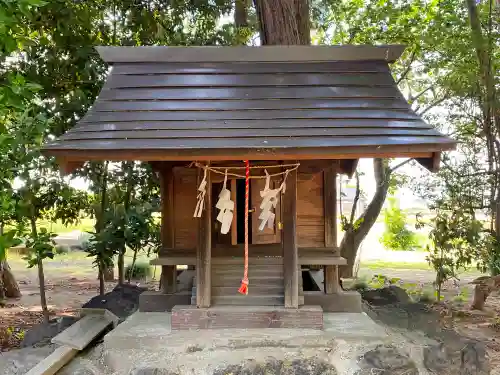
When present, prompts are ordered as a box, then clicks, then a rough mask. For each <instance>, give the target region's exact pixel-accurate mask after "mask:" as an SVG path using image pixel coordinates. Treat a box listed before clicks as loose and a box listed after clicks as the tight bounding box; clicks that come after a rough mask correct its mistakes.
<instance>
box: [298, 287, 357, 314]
mask: <svg viewBox="0 0 500 375" xmlns="http://www.w3.org/2000/svg"><path fill="white" fill-rule="evenodd" d="M304 303H305V305H306V306H308V305H316V306H321V307H322V308H323V311H324V312H353V313H354V312H355V313H360V312H362V311H363V310H362V307H361V295H360V294H359V293H358V292H355V291H342V292H340V293H335V294H325V293H323V292H304Z"/></svg>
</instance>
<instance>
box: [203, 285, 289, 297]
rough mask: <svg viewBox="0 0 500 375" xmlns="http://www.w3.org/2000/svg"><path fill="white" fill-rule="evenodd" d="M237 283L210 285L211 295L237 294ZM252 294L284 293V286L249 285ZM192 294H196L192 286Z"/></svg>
mask: <svg viewBox="0 0 500 375" xmlns="http://www.w3.org/2000/svg"><path fill="white" fill-rule="evenodd" d="M239 287H240V286H239V285H237V286H236V285H235V286H213V287H212V296H230V295H233V294H234V295H238V288H239ZM249 288H250V291H251V293H252V295H254V294H259V295H260V294H262V295H266V294H274V295H276V294H280V295H282V294H283V293H284V289H285V288H284V286H283V285H281V286H279V285H278V286H276V285H253V284H252V285H250V286H249ZM193 295H196V287H193Z"/></svg>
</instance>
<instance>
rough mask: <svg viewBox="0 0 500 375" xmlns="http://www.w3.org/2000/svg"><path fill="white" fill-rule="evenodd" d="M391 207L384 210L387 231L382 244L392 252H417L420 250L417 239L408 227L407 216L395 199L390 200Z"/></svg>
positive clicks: (383, 235)
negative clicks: (416, 250)
mask: <svg viewBox="0 0 500 375" xmlns="http://www.w3.org/2000/svg"><path fill="white" fill-rule="evenodd" d="M388 201H389V207H388V208H386V209H384V211H383V214H384V224H385V230H384V233H383V234H382V237H381V238H380V243H381V244H382V245H384V247H385V248H387V249H390V250H415V249H417V248H418V245H419V244H418V241H417V237H416V235H415V233H414V232H412V231H411V230H409V229H408V228H407V226H406V223H407V216H406V214H405V213H404V212H403V210H401V208H399V205H398V202H397V200H396V199H395V198H389V200H388Z"/></svg>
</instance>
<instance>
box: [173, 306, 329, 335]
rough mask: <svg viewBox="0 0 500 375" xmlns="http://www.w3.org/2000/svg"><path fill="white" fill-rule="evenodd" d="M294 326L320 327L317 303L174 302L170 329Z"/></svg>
mask: <svg viewBox="0 0 500 375" xmlns="http://www.w3.org/2000/svg"><path fill="white" fill-rule="evenodd" d="M226 328H236V329H249V328H254V329H255V328H294V329H323V310H322V309H321V307H319V306H302V307H300V308H298V309H286V308H284V307H281V306H229V305H228V306H214V307H210V308H196V306H192V305H191V306H175V307H174V308H173V309H172V330H190V329H226Z"/></svg>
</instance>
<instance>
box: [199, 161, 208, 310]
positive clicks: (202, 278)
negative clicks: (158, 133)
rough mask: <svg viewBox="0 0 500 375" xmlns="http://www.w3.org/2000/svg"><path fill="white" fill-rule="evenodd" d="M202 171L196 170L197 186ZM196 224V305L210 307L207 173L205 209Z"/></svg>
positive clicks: (201, 176)
mask: <svg viewBox="0 0 500 375" xmlns="http://www.w3.org/2000/svg"><path fill="white" fill-rule="evenodd" d="M202 178H203V170H201V169H199V170H198V184H197V186H199V184H200V182H201V179H202ZM197 220H199V223H198V225H199V226H198V246H197V249H196V305H197V306H198V307H210V302H211V299H212V296H211V294H212V278H211V276H212V183H211V181H210V172H209V173H207V187H206V194H205V209H204V210H203V214H202V217H201V218H199V219H197Z"/></svg>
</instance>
